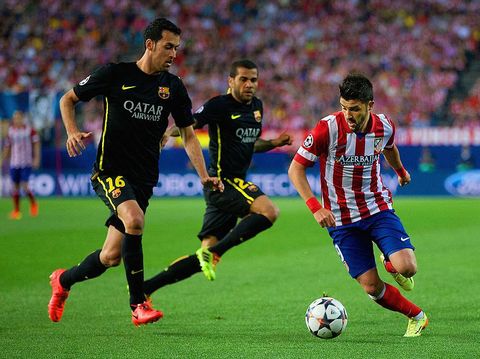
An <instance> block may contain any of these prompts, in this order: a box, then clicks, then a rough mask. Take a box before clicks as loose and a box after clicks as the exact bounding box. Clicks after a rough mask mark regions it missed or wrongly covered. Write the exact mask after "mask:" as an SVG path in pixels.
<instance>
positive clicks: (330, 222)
mask: <svg viewBox="0 0 480 359" xmlns="http://www.w3.org/2000/svg"><path fill="white" fill-rule="evenodd" d="M313 217H315V220H316V221H317V222H318V224H319V225H321V226H322V227H323V228H325V227H335V216H334V215H333V213H332V212H331V211H329V210H328V209H326V208H320V209H319V210H318V211H316V212H315V213H314V214H313Z"/></svg>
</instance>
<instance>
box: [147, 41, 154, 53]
mask: <svg viewBox="0 0 480 359" xmlns="http://www.w3.org/2000/svg"><path fill="white" fill-rule="evenodd" d="M154 47H155V43H154V42H153V40H152V39H147V41H145V49H147V50H150V51H152V50H153V49H154Z"/></svg>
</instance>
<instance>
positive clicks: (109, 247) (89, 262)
mask: <svg viewBox="0 0 480 359" xmlns="http://www.w3.org/2000/svg"><path fill="white" fill-rule="evenodd" d="M122 239H123V233H122V232H120V231H119V230H118V229H116V228H115V227H114V226H110V227H109V228H108V233H107V238H106V239H105V243H104V244H103V248H102V249H101V250H100V249H97V250H96V251H94V252H92V253H90V254H89V255H88V256H86V257H85V259H84V260H83V261H81V262H80V263H79V264H78V265H76V266H73V267H71V268H70V269H67V270H65V269H57V270H55V271H54V272H53V273H52V274H51V275H50V285H51V287H52V296H51V298H50V302H49V303H48V314H49V316H50V319H51V320H52V321H54V322H58V321H60V319H61V318H62V315H63V310H64V307H65V301H66V300H67V298H68V295H69V293H70V288H71V287H72V286H73V285H74V284H75V283H79V282H83V281H85V280H88V279H93V278H96V277H98V276H100V275H102V274H103V273H104V272H105V271H106V270H107V269H108V268H109V267H113V266H117V265H118V264H119V263H120V258H121V257H120V253H121V252H120V249H121V244H122Z"/></svg>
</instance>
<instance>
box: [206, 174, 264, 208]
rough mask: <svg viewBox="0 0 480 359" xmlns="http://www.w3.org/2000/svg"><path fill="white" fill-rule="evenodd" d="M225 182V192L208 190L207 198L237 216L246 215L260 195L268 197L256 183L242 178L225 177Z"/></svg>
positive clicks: (208, 201) (209, 201)
mask: <svg viewBox="0 0 480 359" xmlns="http://www.w3.org/2000/svg"><path fill="white" fill-rule="evenodd" d="M223 182H224V185H225V189H224V191H223V192H218V191H211V190H207V192H205V194H206V195H205V198H206V200H207V203H208V204H212V205H214V206H215V207H217V208H219V209H221V210H223V211H225V212H227V213H231V214H234V215H236V216H237V217H245V216H246V215H247V214H249V213H250V211H251V206H252V204H253V203H254V202H255V201H256V200H257V199H258V198H259V197H266V196H265V194H264V193H263V192H262V190H261V189H260V187H258V186H257V185H256V184H255V183H253V182H249V181H245V180H244V179H242V178H223Z"/></svg>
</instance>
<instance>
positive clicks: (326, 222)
mask: <svg viewBox="0 0 480 359" xmlns="http://www.w3.org/2000/svg"><path fill="white" fill-rule="evenodd" d="M306 169H307V167H305V166H304V165H303V164H301V163H300V162H298V161H296V160H295V159H294V160H293V161H292V163H291V164H290V167H289V169H288V177H289V178H290V181H291V182H292V184H293V186H294V187H295V188H296V190H297V192H298V194H299V195H300V197H302V198H303V200H304V201H305V203H306V204H307V206H308V207H309V208H310V211H311V212H312V214H313V217H314V218H315V220H316V221H317V223H318V224H320V225H321V226H322V227H332V226H335V217H334V216H333V213H332V212H331V211H329V210H328V209H326V208H324V207H322V205H321V204H320V203H319V202H318V200H317V199H316V197H315V195H314V194H313V191H312V188H311V187H310V183H308V179H307V173H306Z"/></svg>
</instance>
